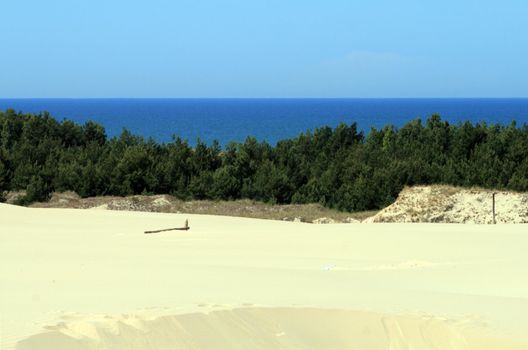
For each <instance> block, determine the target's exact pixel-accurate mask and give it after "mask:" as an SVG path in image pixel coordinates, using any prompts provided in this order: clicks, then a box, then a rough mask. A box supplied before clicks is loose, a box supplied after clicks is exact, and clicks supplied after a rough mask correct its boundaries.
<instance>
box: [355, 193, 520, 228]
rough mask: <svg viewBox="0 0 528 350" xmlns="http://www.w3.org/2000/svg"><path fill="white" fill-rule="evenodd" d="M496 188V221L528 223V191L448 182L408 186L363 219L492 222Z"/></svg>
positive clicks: (366, 221)
mask: <svg viewBox="0 0 528 350" xmlns="http://www.w3.org/2000/svg"><path fill="white" fill-rule="evenodd" d="M494 192H495V222H496V223H497V224H520V223H528V193H523V192H508V191H491V190H485V189H478V188H469V189H468V188H463V187H453V186H446V185H431V186H414V187H406V188H404V189H403V190H402V191H401V192H400V194H399V195H398V198H397V199H396V201H395V202H394V203H393V204H391V205H389V206H388V207H386V208H384V209H382V210H380V211H379V212H378V213H377V214H376V215H374V216H371V217H369V218H367V219H365V220H364V221H363V222H365V223H373V222H427V223H430V222H435V223H461V224H462V223H463V224H492V223H493V214H492V213H493V211H492V208H493V199H492V198H493V193H494Z"/></svg>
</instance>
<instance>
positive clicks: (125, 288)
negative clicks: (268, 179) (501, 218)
mask: <svg viewBox="0 0 528 350" xmlns="http://www.w3.org/2000/svg"><path fill="white" fill-rule="evenodd" d="M186 218H188V219H189V223H190V226H191V230H190V231H188V232H167V233H163V234H157V235H144V234H143V231H144V230H150V229H160V228H166V227H174V226H178V225H180V224H182V223H183V221H184V220H185V219H186ZM0 241H1V243H2V244H0V257H1V264H0V275H1V286H0V287H1V288H0V291H1V292H0V293H1V298H0V302H1V304H0V315H1V319H0V331H1V342H0V344H1V349H2V350H11V349H14V348H17V346H18V349H28V346H29V345H31V348H32V349H35V350H39V349H51V348H50V347H49V346H52V345H54V344H55V345H57V344H58V345H61V344H64V343H61V342H63V341H69V340H68V338H67V337H73V338H72V339H73V340H72V339H70V340H71V341H72V343H70V344H71V347H70V348H71V349H76V348H75V347H74V344H77V345H75V346H78V345H79V343H80V344H84V345H83V346H85V348H86V349H92V348H93V346H94V344H99V345H100V346H101V347H99V348H100V349H112V348H115V349H120V348H119V346H122V348H126V346H129V347H128V348H130V349H151V348H152V347H151V348H149V347H148V346H149V345H147V344H146V343H141V342H147V343H148V344H150V343H152V344H154V345H156V344H158V345H159V346H158V347H156V348H158V349H160V348H163V347H162V345H163V344H164V342H167V341H169V340H168V339H171V341H173V342H175V344H176V345H174V346H173V347H171V348H178V347H176V346H179V348H182V349H209V348H214V349H221V348H222V347H209V346H208V345H207V344H212V343H215V344H224V345H222V346H223V348H228V349H231V348H236V347H233V346H234V345H232V344H241V345H240V346H244V348H246V349H261V348H262V349H264V348H266V349H274V348H281V347H279V346H278V345H276V344H279V343H280V342H284V343H280V344H285V345H284V348H288V349H302V348H306V347H307V346H308V342H309V343H311V344H312V348H315V349H328V348H332V347H333V348H342V347H340V346H334V345H335V344H345V345H346V346H345V348H347V347H348V348H353V347H355V346H357V347H359V348H363V349H368V348H371V349H389V348H390V346H392V348H393V349H405V348H406V347H407V348H408V346H409V345H410V344H413V345H412V346H414V348H420V349H421V348H424V347H422V345H423V344H425V343H414V342H429V343H427V344H433V345H434V346H436V348H437V349H444V348H446V349H447V348H449V347H445V346H447V345H445V344H448V343H449V342H454V343H452V344H465V345H463V346H466V347H463V346H462V345H460V346H459V345H456V346H457V347H451V348H459V349H472V346H474V345H473V344H477V345H478V344H479V342H481V343H484V344H487V345H488V348H489V349H493V348H497V349H499V348H500V349H510V348H511V349H518V348H519V349H522V348H523V347H522V346H524V348H527V345H528V336H527V334H528V322H526V320H527V317H528V316H527V315H528V280H527V279H526V278H524V276H526V274H527V272H528V256H527V255H526V254H525V252H526V247H527V246H528V232H527V231H526V227H525V226H524V225H495V226H492V225H471V226H467V225H444V224H386V225H365V224H336V225H310V224H303V223H292V222H280V221H269V220H256V219H242V218H232V217H215V216H200V215H183V214H159V213H141V212H124V211H120V212H117V211H97V210H75V209H33V208H20V207H13V206H8V205H0ZM344 310H349V311H344ZM354 310H357V311H354ZM123 315H128V316H127V317H128V318H126V320H124V319H125V316H123ZM105 316H107V317H105ZM383 320H389V321H383ZM384 322H385V323H384ZM386 322H389V323H390V322H392V323H390V325H393V326H394V327H395V328H394V329H395V330H387V326H386ZM391 327H392V326H391ZM428 327H431V328H428ZM389 328H390V327H389ZM116 329H117V330H118V331H119V332H122V333H120V334H121V335H122V336H120V337H118V338H116V337H115V331H116ZM390 329H392V328H390ZM429 329H432V330H433V331H432V333H431V335H430V336H429V335H427V334H429V333H427V332H429V331H428V330H429ZM164 330H165V331H164ZM264 331H265V332H266V333H265V334H264V333H262V332H264ZM159 332H165V333H163V334H164V335H163V336H162V335H156V334H160V333H159ZM259 332H260V333H259ZM390 332H395V333H394V334H400V333H401V334H402V337H403V338H398V339H399V340H398V341H401V342H400V343H398V344H400V345H398V346H399V347H398V346H396V345H390V344H396V343H394V342H395V341H396V340H391V339H396V338H391V337H393V336H392V335H391V334H393V333H390ZM424 332H425V333H424ZM282 333H284V334H282ZM349 333H350V335H353V334H359V333H361V334H363V333H364V335H363V336H361V337H359V336H358V337H352V336H349ZM112 334H114V335H112ZM281 334H282V335H281ZM369 334H370V335H369ZM419 334H421V337H422V338H423V339H422V338H420V337H418V335H419ZM424 334H426V335H425V336H424ZM442 334H443V335H442ZM125 335H126V336H125ZM151 337H152V338H151ZM460 337H462V338H460ZM90 339H91V340H90ZM93 339H100V340H99V341H101V339H103V340H102V341H103V342H102V343H97V340H93ZM175 339H177V340H175ZM251 339H253V340H251ZM259 339H260V340H259ZM354 339H355V340H354ZM375 339H377V340H375ZM424 339H425V340H424ZM460 339H465V340H463V341H462V340H460ZM37 340H38V341H37ZM35 341H37V342H35ZM158 341H159V342H160V343H156V342H158ZM228 341H231V343H226V342H228ZM250 341H253V343H251V344H253V347H251V346H249V345H248V344H250V343H249V342H250ZM259 341H260V342H259ZM354 341H356V343H353V342H354ZM443 341H445V342H447V343H442V342H443ZM130 342H132V343H134V344H136V345H134V346H135V347H131V346H130V344H131V343H130ZM339 342H341V343H339ZM350 342H352V343H350ZM438 342H440V343H438ZM460 342H462V343H460ZM494 342H499V344H502V345H501V346H494V345H493V344H497V343H494ZM38 344H42V347H41V348H39V347H38V346H37V345H38ZM109 344H110V345H109ZM273 344H275V345H273ZM354 344H355V345H354ZM435 344H436V345H435ZM438 344H440V345H438ZM441 344H444V345H441ZM449 344H451V343H449ZM519 344H520V345H519ZM433 345H430V346H431V347H430V348H431V349H433V348H434V347H432V346H433ZM39 346H40V345H39ZM45 346H48V347H45ZM69 346H70V345H69ZM90 346H92V347H90ZM281 346H282V345H281ZM442 346H444V347H442ZM475 346H476V345H475ZM58 348H60V347H56V349H58ZM473 348H475V347H473ZM480 348H483V349H486V347H480ZM83 349H84V348H83ZM425 349H427V348H425Z"/></svg>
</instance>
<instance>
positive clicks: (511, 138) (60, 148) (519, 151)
mask: <svg viewBox="0 0 528 350" xmlns="http://www.w3.org/2000/svg"><path fill="white" fill-rule="evenodd" d="M417 184H451V185H455V186H479V187H485V188H496V189H510V190H515V191H528V125H526V124H524V125H522V126H518V125H517V124H516V123H515V122H514V121H512V123H511V124H510V125H487V124H486V123H478V124H472V123H470V122H464V123H458V124H456V125H452V124H449V123H448V122H447V121H444V120H442V119H441V118H440V116H439V115H436V114H435V115H432V116H431V117H429V118H428V119H427V120H426V121H425V122H423V121H422V120H421V119H414V120H412V121H410V122H408V123H407V124H406V125H404V126H402V127H400V128H396V127H394V126H392V125H387V126H385V127H383V128H381V129H376V128H372V129H371V130H369V131H368V132H366V133H363V132H362V131H360V130H358V127H357V124H356V123H352V124H350V125H346V124H341V125H339V126H337V127H335V128H330V127H321V128H318V129H316V130H313V131H307V132H304V133H301V134H300V135H298V136H297V137H295V138H292V139H286V140H282V141H279V142H278V143H277V144H276V145H270V144H268V143H266V142H259V141H257V140H256V139H255V138H253V137H248V138H247V139H246V140H245V141H244V142H243V143H237V142H231V143H229V144H227V145H226V146H225V147H220V145H219V143H218V142H213V143H212V144H209V145H208V144H206V143H204V142H202V141H200V140H197V142H196V144H195V145H194V146H191V145H190V144H189V142H188V141H187V140H182V139H181V138H179V137H177V136H176V135H175V136H173V139H172V141H171V142H169V143H158V142H156V141H154V140H153V139H147V140H146V139H144V138H142V137H140V136H137V135H133V134H132V133H130V132H129V131H127V130H123V131H122V133H121V134H120V135H119V136H118V137H113V138H109V137H107V135H106V133H105V129H104V128H103V127H102V126H101V125H98V124H96V123H94V122H87V123H85V124H83V125H79V124H76V123H74V122H72V121H69V120H63V121H57V120H56V119H54V118H52V117H51V116H50V115H49V114H48V113H46V112H44V113H40V114H24V113H20V112H16V111H14V110H7V111H4V112H0V197H1V198H0V200H2V198H3V196H4V194H5V192H6V191H17V190H26V195H25V197H23V198H22V199H21V200H20V203H19V204H23V205H25V204H29V203H31V202H34V201H46V200H47V199H48V198H49V196H50V194H51V193H52V192H54V191H75V192H76V193H78V194H79V195H80V196H82V197H89V196H100V195H117V196H127V195H133V194H171V195H174V196H176V197H178V198H181V199H214V200H233V199H240V198H247V199H253V200H258V201H263V202H268V203H320V204H322V205H324V206H326V207H330V208H335V209H338V210H342V211H350V212H352V211H363V210H372V209H379V208H382V207H385V206H387V205H388V204H390V203H391V202H393V201H394V200H395V198H396V197H397V195H398V193H399V192H400V190H401V189H402V188H403V187H404V186H410V185H417Z"/></svg>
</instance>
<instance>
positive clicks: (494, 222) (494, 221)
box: [492, 192, 497, 225]
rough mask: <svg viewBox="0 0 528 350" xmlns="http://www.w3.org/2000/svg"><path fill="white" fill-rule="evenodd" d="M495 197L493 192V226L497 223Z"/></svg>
mask: <svg viewBox="0 0 528 350" xmlns="http://www.w3.org/2000/svg"><path fill="white" fill-rule="evenodd" d="M495 195H496V193H495V192H493V194H492V199H493V204H492V211H493V225H495V224H496V223H497V221H496V220H495Z"/></svg>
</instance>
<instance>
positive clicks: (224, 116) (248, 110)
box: [0, 98, 528, 145]
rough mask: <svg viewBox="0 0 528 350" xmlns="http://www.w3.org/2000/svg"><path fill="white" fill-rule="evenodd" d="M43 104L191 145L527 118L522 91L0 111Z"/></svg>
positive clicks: (15, 104) (112, 132) (115, 102)
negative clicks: (517, 94) (324, 129)
mask: <svg viewBox="0 0 528 350" xmlns="http://www.w3.org/2000/svg"><path fill="white" fill-rule="evenodd" d="M7 108H13V109H15V110H17V111H21V112H31V113H38V112H41V111H48V112H50V113H51V115H52V116H53V117H55V118H56V119H58V120H63V119H70V120H73V121H75V122H78V123H84V122H86V121H88V120H93V121H95V122H97V123H100V124H102V125H103V126H104V127H105V128H106V132H107V135H108V136H110V137H112V136H116V135H119V134H120V133H121V131H122V130H123V128H127V129H128V130H130V131H132V132H133V133H135V134H139V135H142V136H144V137H145V138H148V137H152V138H154V139H155V140H157V141H160V142H169V141H171V139H172V135H177V136H180V137H182V138H184V139H187V140H189V142H190V143H191V144H195V142H196V140H197V138H200V139H201V140H203V141H205V142H207V143H210V142H212V141H213V140H215V139H216V140H218V141H220V143H221V144H222V145H225V144H226V143H228V142H229V141H244V140H245V139H246V137H247V136H250V135H251V136H255V137H256V138H257V139H259V140H266V141H268V142H269V143H271V144H275V143H276V142H277V141H278V140H281V139H285V138H291V137H294V136H296V135H298V134H299V133H301V132H304V131H306V130H308V129H310V130H313V129H315V128H317V127H320V126H325V125H328V126H336V125H338V124H339V123H340V122H345V123H351V122H354V121H355V122H357V123H358V126H359V128H360V129H361V130H364V131H365V132H368V130H370V127H378V128H379V127H382V126H384V125H386V124H393V125H395V126H397V127H400V126H402V125H404V124H405V123H406V122H408V121H410V120H412V119H414V118H417V117H421V118H422V119H423V120H424V121H425V119H426V118H427V117H428V116H430V115H431V114H433V113H439V114H440V115H441V116H442V118H443V119H445V120H448V121H449V122H450V123H457V122H460V121H465V120H469V121H471V122H480V121H484V122H487V123H500V124H510V123H511V121H512V120H514V119H515V120H516V121H517V123H518V124H519V125H520V124H524V123H527V124H528V98H518V99H0V110H5V109H7Z"/></svg>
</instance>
